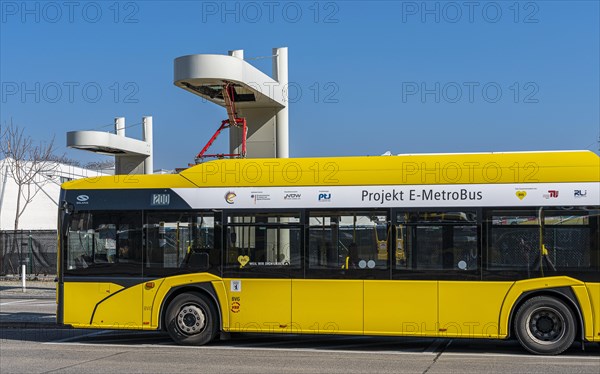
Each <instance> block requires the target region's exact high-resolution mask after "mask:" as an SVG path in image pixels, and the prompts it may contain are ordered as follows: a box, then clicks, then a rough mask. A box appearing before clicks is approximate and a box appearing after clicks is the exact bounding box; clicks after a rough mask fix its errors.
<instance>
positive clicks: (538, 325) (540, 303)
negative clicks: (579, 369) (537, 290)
mask: <svg viewBox="0 0 600 374" xmlns="http://www.w3.org/2000/svg"><path fill="white" fill-rule="evenodd" d="M576 330H577V328H576V325H575V317H574V315H573V312H572V311H571V309H570V308H569V307H568V306H566V305H565V304H564V303H563V302H562V301H560V300H558V299H555V298H553V297H547V296H537V297H533V298H531V299H529V300H527V301H526V302H525V303H524V304H523V305H522V306H521V307H520V308H519V310H518V311H517V314H516V316H515V333H516V335H517V339H519V342H520V343H521V345H522V346H523V347H524V348H525V349H527V350H528V351H529V352H531V353H535V354H541V355H557V354H560V353H562V352H563V351H565V350H566V349H567V348H569V347H570V346H571V344H573V341H574V340H575V332H576Z"/></svg>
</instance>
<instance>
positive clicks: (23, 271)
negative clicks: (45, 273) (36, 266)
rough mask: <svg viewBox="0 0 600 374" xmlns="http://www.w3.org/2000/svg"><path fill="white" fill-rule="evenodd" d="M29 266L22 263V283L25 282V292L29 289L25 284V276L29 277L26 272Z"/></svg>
mask: <svg viewBox="0 0 600 374" xmlns="http://www.w3.org/2000/svg"><path fill="white" fill-rule="evenodd" d="M26 269H27V266H25V264H23V265H21V283H22V284H23V292H26V291H27V286H26V284H25V278H26V277H27V274H25V272H26V271H27V270H26Z"/></svg>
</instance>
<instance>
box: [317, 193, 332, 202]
mask: <svg viewBox="0 0 600 374" xmlns="http://www.w3.org/2000/svg"><path fill="white" fill-rule="evenodd" d="M318 200H319V202H320V203H328V202H330V201H331V193H330V192H329V191H322V192H319V197H318Z"/></svg>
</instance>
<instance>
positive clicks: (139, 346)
mask: <svg viewBox="0 0 600 374" xmlns="http://www.w3.org/2000/svg"><path fill="white" fill-rule="evenodd" d="M108 332H109V331H102V332H98V333H95V334H100V333H108ZM91 335H93V334H89V335H84V336H80V337H74V338H68V339H70V340H75V339H77V338H82V337H88V336H91ZM43 344H55V345H59V344H60V345H73V346H90V347H109V348H110V347H116V348H130V349H136V348H137V349H147V348H158V349H164V348H167V347H168V348H171V349H198V350H232V351H244V350H246V351H262V352H305V353H324V354H331V353H348V354H369V355H372V354H381V355H426V356H435V355H437V353H433V352H425V351H424V352H403V351H363V350H347V349H341V350H338V349H322V348H268V347H248V346H244V347H237V346H201V347H196V346H184V345H169V344H134V345H131V344H112V343H104V344H103V343H78V342H66V341H65V342H61V341H55V342H47V343H43ZM328 347H331V345H329V346H328ZM443 356H474V357H482V358H484V357H518V358H534V359H540V358H542V359H544V360H546V359H550V360H565V359H572V360H594V361H598V360H600V357H598V356H596V357H588V356H564V355H561V356H537V355H530V354H515V353H476V352H473V353H468V352H460V353H458V352H454V353H453V352H443Z"/></svg>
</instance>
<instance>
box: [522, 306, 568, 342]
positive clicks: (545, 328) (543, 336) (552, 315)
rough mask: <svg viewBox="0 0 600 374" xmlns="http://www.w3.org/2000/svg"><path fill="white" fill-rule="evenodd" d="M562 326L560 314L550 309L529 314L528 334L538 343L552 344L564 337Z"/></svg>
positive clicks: (562, 321) (563, 322) (563, 323)
mask: <svg viewBox="0 0 600 374" xmlns="http://www.w3.org/2000/svg"><path fill="white" fill-rule="evenodd" d="M564 325H565V321H564V320H563V318H562V316H561V314H560V313H558V312H557V311H556V310H554V309H552V308H542V309H538V310H535V311H534V312H533V313H531V317H530V318H529V321H528V327H529V328H528V333H529V336H530V337H531V338H532V339H534V340H535V341H537V342H539V343H542V344H544V343H552V342H555V341H557V340H559V339H560V338H561V337H562V336H563V335H564Z"/></svg>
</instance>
